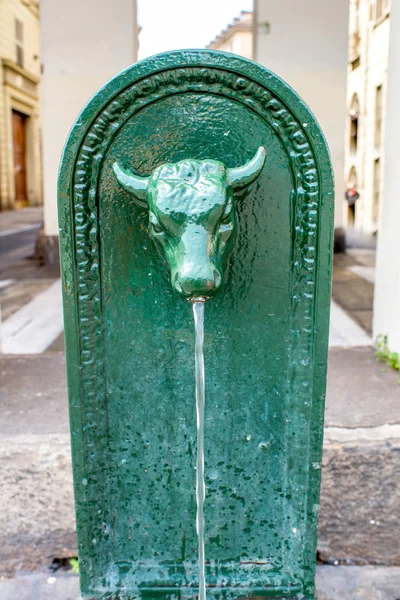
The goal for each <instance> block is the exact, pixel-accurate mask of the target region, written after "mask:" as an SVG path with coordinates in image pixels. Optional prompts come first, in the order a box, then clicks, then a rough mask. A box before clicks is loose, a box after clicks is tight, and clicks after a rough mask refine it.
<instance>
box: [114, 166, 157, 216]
mask: <svg viewBox="0 0 400 600" xmlns="http://www.w3.org/2000/svg"><path fill="white" fill-rule="evenodd" d="M113 171H114V174H115V177H116V178H117V181H118V183H119V184H120V186H121V187H122V188H123V189H124V190H125V191H126V192H128V194H132V195H133V196H135V199H136V200H137V204H139V206H141V207H143V208H144V207H147V202H146V190H147V186H148V184H149V178H148V177H140V176H139V175H135V174H134V173H132V171H129V170H128V169H123V168H122V167H120V166H119V164H118V163H116V162H115V163H114V164H113Z"/></svg>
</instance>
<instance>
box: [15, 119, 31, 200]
mask: <svg viewBox="0 0 400 600" xmlns="http://www.w3.org/2000/svg"><path fill="white" fill-rule="evenodd" d="M26 121H27V116H26V115H24V114H23V113H21V112H19V111H17V110H13V111H12V127H13V153H14V185H15V208H23V207H24V206H28V195H27V186H26Z"/></svg>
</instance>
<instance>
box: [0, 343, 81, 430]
mask: <svg viewBox="0 0 400 600" xmlns="http://www.w3.org/2000/svg"><path fill="white" fill-rule="evenodd" d="M0 390H1V401H0V436H7V437H9V436H19V435H21V436H26V435H48V434H67V435H68V434H69V421H68V399H67V382H66V374H65V355H64V354H62V353H59V354H52V355H48V354H40V355H36V356H10V355H8V356H6V355H0Z"/></svg>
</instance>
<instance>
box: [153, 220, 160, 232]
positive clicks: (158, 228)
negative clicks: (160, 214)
mask: <svg viewBox="0 0 400 600" xmlns="http://www.w3.org/2000/svg"><path fill="white" fill-rule="evenodd" d="M152 227H153V231H154V233H162V227H161V225H160V223H158V222H157V223H152Z"/></svg>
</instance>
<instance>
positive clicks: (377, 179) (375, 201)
mask: <svg viewBox="0 0 400 600" xmlns="http://www.w3.org/2000/svg"><path fill="white" fill-rule="evenodd" d="M380 193H381V160H380V158H377V159H375V160H374V186H373V196H372V221H373V222H374V223H375V224H377V223H378V217H379V204H380Z"/></svg>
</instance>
